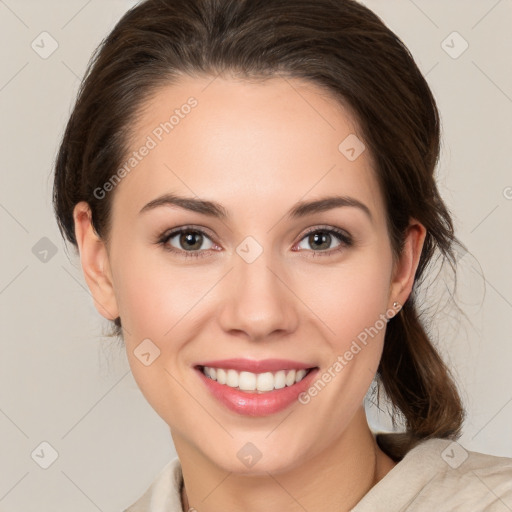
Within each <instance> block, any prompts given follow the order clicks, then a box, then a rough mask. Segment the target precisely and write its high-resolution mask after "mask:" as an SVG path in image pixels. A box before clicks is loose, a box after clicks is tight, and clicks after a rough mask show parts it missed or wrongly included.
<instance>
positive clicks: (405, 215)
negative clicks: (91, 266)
mask: <svg viewBox="0 0 512 512" xmlns="http://www.w3.org/2000/svg"><path fill="white" fill-rule="evenodd" d="M224 72H229V73H231V74H232V75H233V76H235V75H237V76H241V77H243V78H246V79H265V78H271V77H272V76H276V75H278V74H279V75H282V76H287V77H293V78H300V79H304V80H308V81H310V82H312V83H314V84H316V85H317V86H319V87H322V88H325V89H327V90H328V91H329V92H330V93H331V94H332V95H333V96H334V97H335V98H336V99H337V100H338V101H339V102H340V103H342V104H344V105H348V106H349V107H350V109H351V111H352V112H354V113H355V116H356V118H357V122H358V124H359V128H360V130H361V136H362V138H363V140H364V143H365V145H366V146H367V148H368V149H369V151H370V155H372V158H373V161H374V163H375V167H376V169H375V172H376V176H377V179H378V181H379V185H380V189H381V191H382V193H383V196H384V200H385V205H386V210H387V225H388V231H389V234H390V240H391V245H392V249H393V254H394V256H395V258H396V257H397V256H398V255H399V254H400V252H401V249H402V247H403V245H402V244H403V242H404V235H405V232H406V228H407V226H408V223H409V220H410V219H411V218H415V219H417V220H418V221H419V222H421V223H422V224H423V225H424V226H425V228H426V230H427V234H426V238H425V242H424V246H423V251H422V254H421V257H420V261H419V265H418V269H417V272H416V275H415V284H414V288H413V292H414V290H415V289H416V288H417V286H418V285H419V284H420V282H421V280H422V276H423V274H424V271H425V269H426V267H427V264H429V262H431V260H432V258H433V256H434V254H435V252H436V250H437V251H439V253H440V255H442V257H443V262H444V261H448V262H449V263H450V266H451V268H452V270H453V271H455V262H456V257H455V254H454V245H455V244H458V245H459V246H461V247H463V246H462V244H460V242H459V241H458V240H457V238H456V237H455V235H454V230H453V225H452V220H451V217H450V214H449V211H448V210H447V208H446V206H445V204H444V203H443V201H442V199H441V197H440V195H439V192H438V190H437V186H436V183H435V178H434V170H435V167H436V164H437V161H438V157H439V144H440V120H439V115H438V111H437V107H436V103H435V100H434V97H433V95H432V93H431V91H430V89H429V87H428V85H427V82H426V81H425V79H424V77H423V76H422V74H421V72H420V70H419V69H418V67H417V66H416V64H415V62H414V59H413V57H412V56H411V54H410V52H409V51H408V49H407V48H406V47H405V46H404V44H403V43H402V41H401V40H400V39H399V38H398V37H397V36H396V35H395V34H394V33H393V32H392V31H391V30H390V29H388V28H387V27H386V26H385V25H384V23H383V22H382V21H381V20H380V18H379V17H377V16H376V15H375V14H374V13H373V12H372V11H370V10H369V9H368V8H366V7H364V6H363V5H361V4H359V3H357V2H356V1H355V0H272V1H268V0H146V1H144V2H142V3H140V4H139V5H137V6H136V7H134V8H133V9H131V10H129V11H128V12H127V13H126V14H125V15H124V16H123V17H122V19H121V20H120V21H119V22H118V23H117V25H116V26H115V28H114V29H113V31H112V32H111V33H110V34H109V35H108V37H107V38H106V39H105V40H104V41H103V42H102V43H101V45H100V46H99V47H98V49H97V50H96V52H95V54H94V55H93V57H92V59H91V62H90V63H89V66H88V68H87V71H86V76H85V78H84V81H83V82H82V86H81V88H80V91H79V94H78V98H77V101H76V104H75V107H74V110H73V112H72V114H71V117H70V119H69V122H68V124H67V127H66V130H65V133H64V136H63V140H62V144H61V146H60V150H59V153H58V156H57V160H56V169H55V182H54V190H53V201H54V208H55V213H56V216H57V221H58V225H59V229H60V231H61V233H62V235H63V236H65V237H66V238H67V240H68V241H70V242H71V243H72V244H73V245H74V246H75V248H76V246H77V244H76V239H75V234H74V222H73V207H74V206H75V205H76V204H77V203H78V202H79V201H82V200H83V201H87V202H88V203H89V205H90V208H91V211H92V224H93V227H94V229H95V231H96V233H97V234H98V235H99V236H100V237H102V238H103V240H104V241H105V242H107V243H108V240H109V234H110V220H111V219H110V207H111V203H112V194H109V195H108V196H107V197H106V198H105V199H98V198H97V197H96V195H95V194H94V191H95V189H97V187H101V186H102V184H104V183H106V182H107V181H108V180H109V178H110V177H111V176H112V175H113V174H114V173H115V171H116V169H118V166H119V165H120V164H121V162H122V161H123V156H124V155H125V154H126V153H127V151H128V142H129V130H128V127H129V126H131V125H132V124H133V121H134V119H135V117H136V116H137V113H138V112H139V110H140V108H141V106H142V105H143V104H144V101H145V100H146V99H147V98H149V96H150V95H151V94H152V93H153V92H155V90H156V89H158V88H159V87H161V86H164V85H169V84H172V83H173V82H174V81H177V80H179V77H180V75H186V74H188V75H191V76H199V75H206V76H212V77H213V76H215V75H217V74H219V73H224ZM113 334H114V335H118V336H121V337H122V330H121V322H120V318H117V319H116V320H115V329H114V331H113ZM377 379H378V381H380V384H381V385H382V386H383V388H384V391H385V393H386V394H387V396H388V397H389V399H390V401H391V404H392V406H393V412H394V413H399V414H400V413H401V414H403V417H404V418H405V422H406V433H404V434H402V436H401V437H400V438H399V439H398V440H399V441H400V442H398V443H397V444H395V445H393V446H391V445H388V446H384V444H383V443H384V442H385V441H384V440H383V439H379V438H378V440H379V443H380V444H381V446H382V447H383V449H385V451H387V452H388V453H389V454H390V455H391V456H392V457H393V458H394V459H395V460H398V459H399V458H401V457H402V456H403V454H404V453H405V452H406V451H407V450H409V449H410V448H411V447H412V446H414V445H415V443H417V442H418V441H419V440H421V439H425V438H428V437H444V438H451V439H457V438H458V437H459V436H460V429H461V426H462V422H463V420H464V416H465V413H464V410H463V407H462V404H461V400H460V397H459V395H458V392H457V389H456V386H455V384H454V382H453V380H452V378H451V376H450V372H449V371H448V368H447V367H446V365H445V364H444V362H443V360H442V359H441V357H440V355H439V354H438V352H437V350H436V348H435V347H434V345H433V343H432V341H431V340H430V339H429V336H428V335H427V332H426V330H425V328H424V325H423V324H422V321H420V318H419V314H418V311H417V305H416V304H415V294H414V293H411V295H410V297H409V299H408V300H407V301H406V303H405V304H404V306H403V309H402V310H401V311H400V313H399V314H398V315H397V316H396V317H395V318H394V319H393V320H391V321H390V322H389V323H388V325H387V329H386V334H385V342H384V349H383V354H382V358H381V361H380V365H379V368H378V371H377ZM394 421H395V414H393V422H394ZM388 439H389V437H388Z"/></svg>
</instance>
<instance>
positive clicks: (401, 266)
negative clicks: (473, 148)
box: [390, 219, 427, 305]
mask: <svg viewBox="0 0 512 512" xmlns="http://www.w3.org/2000/svg"><path fill="white" fill-rule="evenodd" d="M426 234H427V230H426V229H425V226H423V224H421V223H420V222H418V221H417V220H415V219H411V222H410V223H409V227H408V229H407V233H406V238H405V242H404V248H403V251H402V254H401V255H400V257H399V259H398V261H397V262H396V265H395V268H394V275H393V278H392V282H391V287H390V300H391V301H392V302H393V301H398V302H399V303H400V304H402V305H403V304H404V303H405V302H406V300H407V298H408V297H409V295H410V293H411V291H412V287H413V284H414V276H415V275H416V270H417V268H418V264H419V262H420V256H421V251H422V249H423V244H424V242H425V236H426Z"/></svg>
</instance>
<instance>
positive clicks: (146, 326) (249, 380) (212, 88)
mask: <svg viewBox="0 0 512 512" xmlns="http://www.w3.org/2000/svg"><path fill="white" fill-rule="evenodd" d="M439 129H440V127H439V117H438V111H437V108H436V104H435V100H434V98H433V96H432V93H431V91H430V89H429V87H428V85H427V83H426V81H425V79H424V78H423V77H422V75H421V73H420V71H419V70H418V68H417V66H416V64H415V63H414V60H413V58H412V57H411V55H410V53H409V52H408V50H407V49H406V48H405V47H404V45H403V43H402V42H401V41H400V40H399V39H398V38H397V37H396V36H395V34H393V33H392V32H391V31H390V30H389V29H388V28H387V27H386V26H385V25H384V24H383V23H382V21H381V20H380V19H379V18H378V17H377V16H376V15H375V14H373V13H372V12H371V11H370V10H368V9H367V8H365V7H364V6H362V5H360V4H358V3H357V2H355V1H353V0H320V1H319V0H316V1H312V0H272V1H271V2H269V1H268V0H267V1H262V0H174V1H171V0H147V1H145V2H142V3H141V4H139V5H138V6H136V7H135V8H133V9H132V10H130V11H129V12H128V13H127V14H126V15H125V16H124V17H123V18H122V19H121V20H120V21H119V23H118V24H117V26H116V27H115V28H114V30H113V31H112V33H111V34H110V35H109V36H108V37H107V39H106V40H105V41H104V42H103V43H102V45H101V47H100V48H99V50H98V52H97V53H96V55H95V58H94V60H93V62H92V63H91V65H90V67H89V69H88V72H87V76H86V78H85V80H84V83H83V86H82V88H81V91H80V94H79V98H78V100H77V103H76V105H75V108H74V110H73V113H72V115H71V118H70V120H69V123H68V125H67V129H66V132H65V134H64V138H63V141H62V145H61V147H60V151H59V154H58V158H57V163H56V172H55V184H54V205H55V211H56V215H57V219H58V223H59V227H60V229H61V232H62V234H63V235H64V236H65V237H66V238H67V240H68V241H69V242H71V243H72V244H73V245H74V246H75V247H76V248H77V250H78V251H79V253H80V258H81V263H82V268H83V271H84V276H85V279H86V281H87V284H88V286H89V288H90V290H91V293H92V295H93V297H94V301H95V306H96V307H97V309H98V311H99V312H100V313H101V314H102V315H103V316H104V317H106V318H108V319H110V320H112V321H113V322H114V326H115V329H114V331H113V334H115V335H119V336H120V337H121V338H122V339H123V341H124V343H125V345H126V350H127V354H128V359H129V363H130V367H131V370H132V372H133V375H134V378H135V380H136V381H137V384H138V385H139V387H140V389H141V391H142V393H143V394H144V396H145V397H146V399H147V400H148V402H149V403H150V404H151V406H152V407H153V408H154V409H155V411H156V412H157V413H158V414H159V415H160V416H161V417H162V419H163V420H164V421H165V422H166V423H167V424H168V425H169V428H170V431H171V434H172V438H173V442H174V445H175V448H176V452H177V454H178V457H177V458H176V459H174V460H172V461H171V462H170V463H169V464H168V465H167V466H166V467H165V468H164V469H163V470H162V472H161V474H160V475H159V476H158V477H157V478H156V480H155V482H154V483H153V484H152V486H151V487H150V488H149V489H148V490H147V492H146V493H145V494H144V495H143V496H141V498H140V499H139V500H138V501H137V502H136V503H134V504H133V505H132V506H130V507H128V508H127V509H126V510H127V511H129V512H137V511H143V510H144V511H151V512H164V511H166V512H167V511H173V512H174V511H181V510H184V511H186V510H197V511H200V512H210V511H217V510H226V511H235V510H237V511H238V510H245V511H260V510H265V511H274V510H276V511H277V510H288V511H299V510H301V511H302V510H307V511H309V512H314V511H317V510H336V511H348V510H353V511H356V512H366V511H375V510H389V511H391V510H393V511H396V510H411V511H412V510H414V511H419V510H461V507H469V509H471V510H474V511H476V510H492V511H498V510H506V508H503V507H509V509H510V508H512V460H511V459H508V458H503V457H494V456H490V455H485V454H479V453H475V452H468V451H466V450H465V449H464V448H463V447H462V446H460V445H459V444H458V443H457V442H456V439H458V438H459V437H460V434H461V428H462V423H463V420H464V410H463V406H462V404H461V400H460V398H459V395H458V392H457V388H456V385H455V384H454V382H453V380H452V378H451V376H450V373H449V370H448V369H447V368H446V366H445V365H444V363H443V361H442V359H441V358H440V356H439V354H438V353H437V351H436V349H435V348H434V346H433V344H432V341H431V340H430V339H429V336H428V335H427V333H426V330H425V328H424V325H423V323H422V321H420V319H419V314H418V305H417V304H416V302H415V295H414V293H413V292H414V291H415V290H416V289H417V287H418V285H419V283H420V282H421V279H422V277H424V275H425V272H426V269H427V268H428V264H429V262H431V261H432V259H433V257H434V256H435V255H436V254H440V255H441V256H442V257H443V258H444V260H445V261H447V262H448V263H449V264H450V265H452V266H454V264H455V256H454V248H455V247H456V245H457V244H459V242H458V240H457V238H456V237H455V235H454V232H453V226H452V221H451V217H450V214H449V212H448V210H447V208H446V206H445V204H444V203H443V201H442V199H441V197H440V195H439V192H438V190H437V187H436V183H435V179H434V169H435V166H436V163H437V160H438V155H439ZM317 244H318V247H316V245H317ZM374 378H376V379H377V381H378V382H379V384H380V386H381V388H382V391H384V392H385V393H386V395H387V397H388V398H389V400H390V401H391V403H392V404H393V406H394V408H395V413H396V418H397V419H400V418H402V419H403V420H404V424H405V432H403V433H401V434H375V433H373V432H372V431H371V429H370V428H369V426H368V422H367V419H366V415H365V410H364V405H363V400H364V397H365V395H366V393H367V391H368V389H369V386H370V385H371V383H372V381H373V380H374ZM500 507H502V508H500Z"/></svg>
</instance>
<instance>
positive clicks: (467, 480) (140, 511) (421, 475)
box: [124, 434, 512, 512]
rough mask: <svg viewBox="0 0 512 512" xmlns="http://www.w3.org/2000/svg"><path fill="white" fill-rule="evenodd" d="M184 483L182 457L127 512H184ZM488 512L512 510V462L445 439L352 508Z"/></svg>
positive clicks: (424, 445) (429, 443) (407, 459)
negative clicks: (181, 493) (181, 491)
mask: <svg viewBox="0 0 512 512" xmlns="http://www.w3.org/2000/svg"><path fill="white" fill-rule="evenodd" d="M380 435H381V436H382V435H384V436H385V435H388V434H380ZM182 479H183V475H182V472H181V463H180V461H179V459H178V458H177V457H176V458H174V459H172V460H171V461H170V462H169V463H168V464H167V465H166V466H165V467H164V468H163V469H162V471H161V472H160V473H159V474H158V476H157V477H156V479H155V480H154V481H153V483H152V484H151V486H150V487H149V488H148V489H147V490H146V492H145V493H144V494H143V495H142V496H141V497H140V498H139V499H138V500H137V501H136V502H135V503H134V504H133V505H131V506H130V507H128V508H127V509H125V510H124V512H182V508H181V496H180V489H181V484H182ZM483 511H485V512H512V458H508V457H496V456H494V455H487V454H483V453H478V452H471V451H467V450H465V449H464V448H463V447H462V446H461V445H460V444H459V443H457V442H453V441H449V440H446V439H439V438H435V439H428V440H424V441H422V442H421V443H420V444H418V445H416V446H415V447H414V448H412V449H411V450H410V451H409V452H407V453H406V454H405V456H404V457H403V458H402V459H401V460H400V462H398V463H397V464H396V466H395V467H394V468H393V469H391V471H389V472H388V473H387V474H386V476H385V477H384V478H383V479H382V480H380V481H379V482H378V483H377V484H376V485H375V486H374V487H372V488H371V489H370V490H369V491H368V492H367V493H366V494H365V495H364V496H363V498H362V499H361V500H360V501H359V503H358V504H357V505H356V506H355V507H354V508H353V509H352V512H483ZM185 512H186V511H185ZM262 512H264V511H262Z"/></svg>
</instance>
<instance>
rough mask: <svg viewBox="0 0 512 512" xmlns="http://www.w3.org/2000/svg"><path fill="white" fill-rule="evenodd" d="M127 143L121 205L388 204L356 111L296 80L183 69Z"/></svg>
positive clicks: (146, 108) (143, 113)
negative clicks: (334, 198)
mask: <svg viewBox="0 0 512 512" xmlns="http://www.w3.org/2000/svg"><path fill="white" fill-rule="evenodd" d="M358 135H359V137H358ZM129 146H130V151H129V152H128V154H127V155H126V159H125V161H124V162H123V163H122V165H125V169H126V171H127V172H125V173H123V174H124V175H125V177H124V178H123V179H122V180H121V182H120V183H119V184H118V185H117V186H116V190H115V197H116V200H115V201H114V203H115V204H116V203H117V205H116V206H115V207H118V208H121V207H122V208H123V210H126V209H127V208H131V209H132V210H137V212H138V211H139V210H140V209H141V208H142V207H143V206H144V205H145V204H146V203H147V202H149V201H151V200H152V199H154V198H155V197H157V196H158V195H161V194H163V193H176V194H183V195H187V196H189V197H190V196H199V197H201V198H202V199H212V200H215V201H216V202H220V203H222V204H226V207H227V208H228V209H230V208H231V207H232V208H233V209H236V208H239V209H240V211H243V212H246V213H247V214H252V215H254V214H256V215H258V214H259V213H261V205H262V204H265V205H267V206H269V205H272V209H273V211H274V214H275V213H276V212H277V206H278V205H279V204H282V205H283V208H285V209H286V210H288V208H289V207H290V206H291V205H292V204H294V203H296V202H297V201H299V200H306V199H313V198H315V197H317V196H324V195H326V194H327V193H329V194H332V193H337V194H340V195H349V196H354V197H357V198H358V199H360V200H361V201H363V202H365V203H366V204H367V205H368V207H369V208H370V209H371V210H372V211H374V212H375V213H376V215H378V214H381V213H382V211H383V210H382V208H383V203H382V198H381V195H380V191H379V189H378V186H377V182H376V179H375V174H374V170H373V163H372V158H371V155H370V154H369V151H368V150H363V151H362V153H361V154H360V155H359V156H357V154H358V153H359V152H360V151H361V150H362V148H364V146H363V143H362V137H361V135H360V134H359V131H358V127H357V122H356V119H355V117H354V116H353V115H352V113H351V111H350V109H349V108H347V107H345V106H344V105H342V104H341V103H340V102H338V101H336V100H335V99H334V98H333V97H332V96H331V95H330V94H329V93H328V92H327V91H325V90H324V89H321V88H320V87H318V86H316V85H314V84H311V83H308V82H306V81H302V80H299V79H296V78H284V77H273V78H271V79H267V80H265V81H261V80H258V81H248V80H243V79H234V78H220V77H217V78H213V77H201V78H199V77H186V78H185V77H184V78H182V79H181V80H180V81H179V82H177V83H175V84H172V85H169V86H165V87H161V88H160V89H159V90H157V91H156V92H155V93H154V94H153V96H152V97H151V98H150V99H149V100H147V101H146V102H145V104H144V105H143V108H142V109H141V110H140V112H139V115H138V116H137V118H136V122H135V123H134V124H133V126H132V127H131V137H130V144H129ZM144 147H146V148H147V149H145V150H144ZM347 150H348V152H347ZM141 153H144V155H142V156H141ZM354 155H355V156H356V157H357V158H355V159H354ZM130 160H131V162H130ZM126 164H127V165H126ZM117 196H119V197H117ZM125 213H126V214H129V213H128V212H126V211H125ZM234 213H236V212H234Z"/></svg>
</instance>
